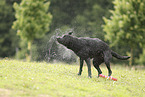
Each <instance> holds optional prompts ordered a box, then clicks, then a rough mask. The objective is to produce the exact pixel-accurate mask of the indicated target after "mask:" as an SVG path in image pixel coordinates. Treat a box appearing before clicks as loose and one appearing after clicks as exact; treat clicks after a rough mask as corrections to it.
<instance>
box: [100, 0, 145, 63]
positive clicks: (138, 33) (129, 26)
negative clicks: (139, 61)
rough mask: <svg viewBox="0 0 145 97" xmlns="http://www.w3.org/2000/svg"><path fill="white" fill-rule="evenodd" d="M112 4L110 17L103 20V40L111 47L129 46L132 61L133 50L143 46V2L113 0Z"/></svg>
mask: <svg viewBox="0 0 145 97" xmlns="http://www.w3.org/2000/svg"><path fill="white" fill-rule="evenodd" d="M113 4H114V10H111V11H110V12H111V13H112V16H111V17H110V19H107V18H104V21H105V25H104V26H103V28H104V31H105V32H106V35H105V39H106V40H109V41H110V43H111V46H114V45H116V44H120V45H124V46H129V48H130V49H131V54H130V55H131V61H133V59H132V58H133V49H134V48H137V47H138V45H140V47H142V46H143V45H144V44H145V40H144V38H145V22H144V21H145V0H114V2H113ZM131 61H130V64H132V62H131Z"/></svg>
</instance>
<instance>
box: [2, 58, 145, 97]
mask: <svg viewBox="0 0 145 97" xmlns="http://www.w3.org/2000/svg"><path fill="white" fill-rule="evenodd" d="M111 68H112V71H113V74H112V76H113V77H115V78H118V81H112V80H107V79H104V78H97V71H96V70H95V68H94V67H93V66H92V77H93V78H88V77H87V76H88V74H87V66H84V68H83V73H82V75H81V76H78V75H77V73H78V70H79V65H68V64H65V63H53V64H51V63H45V62H22V61H16V60H5V59H3V60H0V97H145V69H138V70H135V69H130V68H126V67H125V66H119V65H112V66H111ZM101 69H102V71H103V74H104V75H107V73H108V72H107V69H106V67H105V65H102V66H101Z"/></svg>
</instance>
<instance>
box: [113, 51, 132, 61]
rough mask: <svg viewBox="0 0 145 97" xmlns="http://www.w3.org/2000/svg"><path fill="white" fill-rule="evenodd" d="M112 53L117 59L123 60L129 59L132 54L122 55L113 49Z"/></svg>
mask: <svg viewBox="0 0 145 97" xmlns="http://www.w3.org/2000/svg"><path fill="white" fill-rule="evenodd" d="M111 54H112V56H113V57H115V58H117V59H121V60H127V59H129V58H130V56H121V55H119V54H117V53H116V52H114V51H111Z"/></svg>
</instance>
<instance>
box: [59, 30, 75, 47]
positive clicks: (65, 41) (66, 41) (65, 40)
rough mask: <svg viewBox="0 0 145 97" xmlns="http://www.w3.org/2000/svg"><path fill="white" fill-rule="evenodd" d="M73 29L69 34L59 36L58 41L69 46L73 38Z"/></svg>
mask: <svg viewBox="0 0 145 97" xmlns="http://www.w3.org/2000/svg"><path fill="white" fill-rule="evenodd" d="M72 33H73V32H72V31H71V32H69V33H68V34H65V35H63V36H62V37H60V36H59V37H57V41H58V42H59V43H60V44H62V45H65V46H67V45H68V44H69V43H70V41H71V39H72V36H71V35H72Z"/></svg>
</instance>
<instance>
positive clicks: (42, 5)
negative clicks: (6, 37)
mask: <svg viewBox="0 0 145 97" xmlns="http://www.w3.org/2000/svg"><path fill="white" fill-rule="evenodd" d="M49 5H50V2H46V0H39V1H38V0H22V2H21V3H20V4H17V3H14V9H15V11H16V15H15V17H16V19H17V20H16V21H15V22H14V24H13V28H14V29H16V30H17V34H18V35H19V36H20V37H21V39H25V40H26V41H27V42H28V50H29V57H30V58H29V59H31V55H32V51H31V45H32V42H33V40H34V39H35V38H42V37H43V36H44V35H45V33H46V32H48V31H49V26H50V23H51V19H52V15H51V14H50V13H48V9H49Z"/></svg>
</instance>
